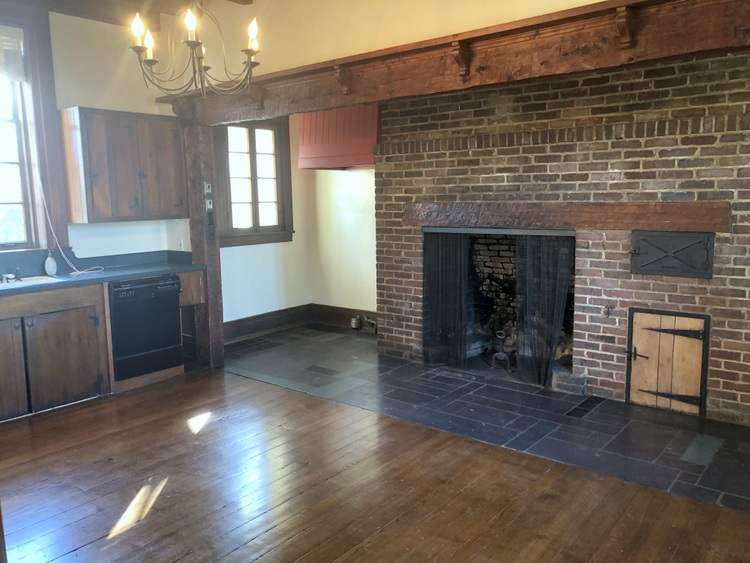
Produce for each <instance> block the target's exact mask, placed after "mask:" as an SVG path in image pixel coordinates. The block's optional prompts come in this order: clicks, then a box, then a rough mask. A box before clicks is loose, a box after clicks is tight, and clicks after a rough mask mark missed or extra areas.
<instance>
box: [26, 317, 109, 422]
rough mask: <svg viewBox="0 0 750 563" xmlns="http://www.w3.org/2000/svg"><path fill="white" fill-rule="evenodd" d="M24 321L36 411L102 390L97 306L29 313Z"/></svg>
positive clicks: (30, 384) (97, 393)
mask: <svg viewBox="0 0 750 563" xmlns="http://www.w3.org/2000/svg"><path fill="white" fill-rule="evenodd" d="M24 325H25V331H26V362H27V368H28V374H29V391H30V394H31V410H32V411H33V412H37V411H41V410H44V409H49V408H52V407H57V406H60V405H64V404H66V403H71V402H74V401H80V400H81V399H87V398H89V397H94V396H96V395H99V394H100V393H101V386H102V375H101V369H100V358H99V329H98V326H99V318H98V316H97V310H96V307H94V306H90V307H81V308H78V309H70V310H67V311H58V312H55V313H47V314H44V315H37V316H35V317H26V318H24Z"/></svg>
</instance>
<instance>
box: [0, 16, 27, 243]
mask: <svg viewBox="0 0 750 563" xmlns="http://www.w3.org/2000/svg"><path fill="white" fill-rule="evenodd" d="M22 45H23V30H22V29H19V28H13V27H8V26H0V249H2V248H27V247H30V246H34V242H35V241H34V237H33V236H32V233H33V231H34V229H33V227H32V219H33V216H32V213H31V209H32V205H31V192H30V190H29V186H30V182H29V177H30V173H29V168H28V164H29V158H28V154H29V151H28V138H27V136H26V135H25V132H26V129H25V120H24V115H25V111H24V110H25V104H24V88H23V79H24V77H23V60H22V51H23V49H22ZM27 96H28V94H27Z"/></svg>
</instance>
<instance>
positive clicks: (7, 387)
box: [0, 318, 29, 420]
mask: <svg viewBox="0 0 750 563" xmlns="http://www.w3.org/2000/svg"><path fill="white" fill-rule="evenodd" d="M21 322H22V320H21V319H20V318H14V319H5V320H3V321H0V358H2V359H3V360H2V362H1V363H0V420H5V419H6V418H13V417H14V416H20V415H22V414H26V413H28V412H29V405H28V398H27V395H26V372H25V371H24V359H23V329H22V328H21Z"/></svg>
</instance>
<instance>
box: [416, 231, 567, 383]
mask: <svg viewBox="0 0 750 563" xmlns="http://www.w3.org/2000/svg"><path fill="white" fill-rule="evenodd" d="M471 252H472V250H471V240H470V237H469V236H468V235H467V234H465V233H439V232H435V233H425V235H424V311H423V315H424V326H423V329H424V330H423V350H424V360H425V363H427V364H428V365H448V366H453V367H465V365H466V361H467V358H466V355H467V324H469V323H471V322H473V321H472V318H470V317H471V316H472V315H471V304H472V302H473V299H474V293H473V291H474V290H473V288H472V283H471V281H470V273H471V272H472V271H473V270H472V269H473V268H474V264H473V262H472V254H471ZM574 256H575V238H574V237H570V236H567V237H563V236H548V235H545V236H526V235H524V236H517V237H516V260H515V263H516V272H515V276H516V294H517V296H516V297H517V301H516V325H517V326H516V329H517V347H518V350H517V362H518V370H517V373H516V375H517V376H519V377H521V378H522V379H524V380H527V381H529V382H533V383H536V384H538V385H545V386H547V385H549V384H550V382H551V381H550V380H551V375H552V366H553V363H554V361H555V352H556V349H557V345H558V341H559V338H560V332H561V329H562V326H563V318H564V315H565V306H566V301H567V298H568V294H569V291H570V281H571V280H570V278H571V273H572V270H573V261H574Z"/></svg>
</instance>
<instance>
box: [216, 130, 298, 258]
mask: <svg viewBox="0 0 750 563" xmlns="http://www.w3.org/2000/svg"><path fill="white" fill-rule="evenodd" d="M231 127H244V128H246V129H248V136H249V138H250V143H249V146H250V158H251V159H252V160H253V161H255V157H256V154H255V143H254V137H255V135H254V132H255V130H256V129H271V130H273V131H274V144H275V157H276V190H277V194H276V195H277V205H278V212H279V223H278V225H273V226H265V227H262V226H260V225H258V222H257V217H258V203H259V202H258V198H257V170H256V166H255V165H253V166H252V171H251V179H252V181H251V183H252V186H253V196H254V197H253V201H252V202H251V205H252V209H253V217H254V218H255V220H254V221H253V226H252V227H250V228H247V229H237V228H234V227H232V215H231V205H232V201H231V192H230V187H229V184H230V183H229V148H228V137H227V125H222V126H220V127H217V128H216V129H215V135H214V145H215V154H216V179H217V182H216V183H217V187H216V192H215V194H214V197H215V202H214V203H215V207H216V222H217V227H218V234H219V244H220V246H221V247H227V246H249V245H253V244H269V243H275V242H289V241H291V240H292V235H293V233H294V228H293V217H292V170H291V152H290V146H289V119H288V118H286V117H283V118H275V119H269V120H264V121H249V122H243V123H232V124H231Z"/></svg>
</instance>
